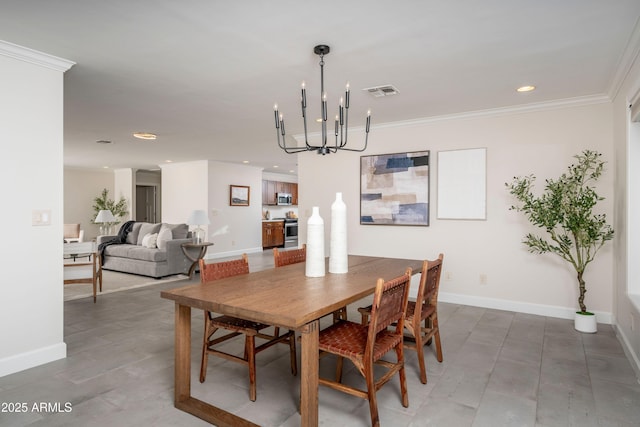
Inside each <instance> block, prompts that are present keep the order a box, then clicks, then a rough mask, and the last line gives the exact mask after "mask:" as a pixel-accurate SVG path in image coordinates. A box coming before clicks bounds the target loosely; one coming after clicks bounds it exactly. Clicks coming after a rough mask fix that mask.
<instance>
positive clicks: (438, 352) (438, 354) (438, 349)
mask: <svg viewBox="0 0 640 427" xmlns="http://www.w3.org/2000/svg"><path fill="white" fill-rule="evenodd" d="M433 326H434V327H435V328H438V329H436V333H435V339H436V357H437V358H438V362H442V343H441V342H440V328H439V327H438V317H437V315H436V317H435V318H434V319H433Z"/></svg>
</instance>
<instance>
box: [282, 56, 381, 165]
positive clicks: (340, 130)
mask: <svg viewBox="0 0 640 427" xmlns="http://www.w3.org/2000/svg"><path fill="white" fill-rule="evenodd" d="M329 50H330V49H329V46H327V45H324V44H321V45H318V46H316V47H314V48H313V52H314V53H315V54H316V55H319V56H320V96H321V111H322V145H311V144H309V140H308V138H307V90H306V88H305V83H304V82H302V98H301V100H300V103H301V105H302V119H303V121H304V144H305V145H304V146H301V147H298V146H295V147H287V144H286V140H285V130H284V120H283V118H282V114H280V113H279V112H278V104H276V105H274V107H273V109H274V115H275V119H276V135H277V136H278V146H279V147H280V148H282V149H283V150H284V151H285V152H286V153H288V154H296V153H300V152H303V151H314V150H315V151H317V152H318V154H322V155H323V156H324V155H325V154H329V153H335V152H337V151H338V150H347V151H358V152H362V151H364V150H366V149H367V142H368V141H369V126H370V125H371V111H370V110H369V111H367V124H366V127H365V132H366V133H365V140H364V147H362V148H361V149H354V148H347V147H346V145H347V135H348V131H349V83H347V86H346V89H345V93H344V98H340V105H339V106H338V114H337V115H336V126H335V137H336V142H335V145H333V144H331V145H327V94H326V92H325V91H324V55H326V54H328V53H329ZM281 135H282V141H280V136H281ZM338 135H339V136H340V139H339V140H338Z"/></svg>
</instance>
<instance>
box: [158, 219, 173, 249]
mask: <svg viewBox="0 0 640 427" xmlns="http://www.w3.org/2000/svg"><path fill="white" fill-rule="evenodd" d="M172 238H173V235H172V234H171V229H170V228H169V227H166V226H165V225H164V224H163V225H162V228H160V232H159V233H158V242H157V245H158V249H163V250H164V249H167V240H171V239H172Z"/></svg>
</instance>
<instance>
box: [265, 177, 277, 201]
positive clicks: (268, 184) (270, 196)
mask: <svg viewBox="0 0 640 427" xmlns="http://www.w3.org/2000/svg"><path fill="white" fill-rule="evenodd" d="M276 192H277V191H276V181H266V180H265V181H262V204H263V205H275V204H277V202H276Z"/></svg>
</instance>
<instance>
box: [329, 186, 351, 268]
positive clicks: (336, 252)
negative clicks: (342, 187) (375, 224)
mask: <svg viewBox="0 0 640 427" xmlns="http://www.w3.org/2000/svg"><path fill="white" fill-rule="evenodd" d="M330 245H331V247H330V252H329V273H337V274H340V273H346V272H347V271H349V259H348V255H347V205H345V204H344V202H343V201H342V193H336V200H335V202H333V204H332V205H331V242H330Z"/></svg>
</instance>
